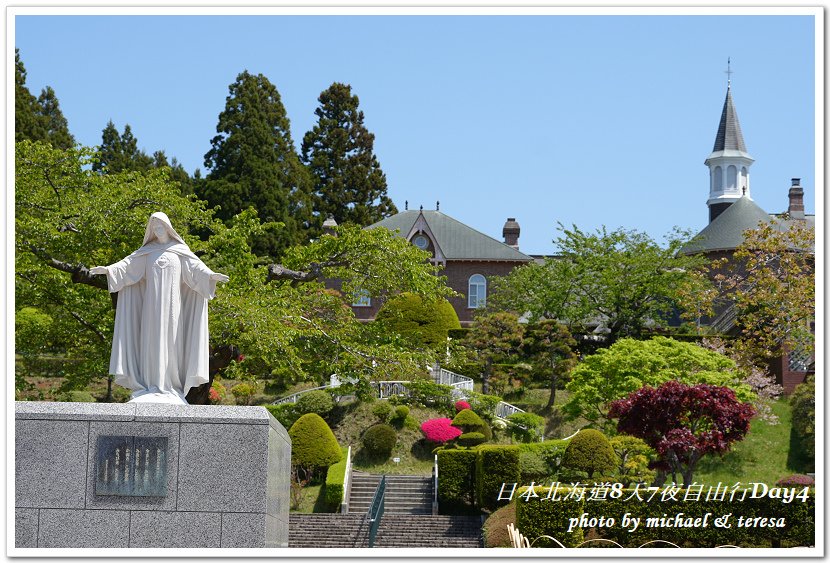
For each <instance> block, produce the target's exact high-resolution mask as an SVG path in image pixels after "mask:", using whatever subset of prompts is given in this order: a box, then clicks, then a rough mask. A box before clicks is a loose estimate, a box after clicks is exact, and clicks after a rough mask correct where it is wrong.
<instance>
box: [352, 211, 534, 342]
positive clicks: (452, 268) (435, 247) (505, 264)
mask: <svg viewBox="0 0 830 563" xmlns="http://www.w3.org/2000/svg"><path fill="white" fill-rule="evenodd" d="M377 227H383V228H386V229H389V230H390V231H397V232H398V234H399V235H400V236H402V237H403V238H405V239H406V240H408V241H410V242H411V243H412V244H414V245H415V246H417V247H419V248H421V249H423V250H426V251H427V252H429V253H431V254H432V262H433V263H434V264H436V265H438V266H441V267H442V272H441V273H442V275H444V276H446V277H447V285H448V286H450V287H451V288H452V289H454V290H455V291H456V292H458V293H459V294H461V296H460V297H452V298H450V300H449V301H450V303H451V304H452V306H453V308H454V309H455V312H456V313H457V314H458V319H459V320H460V321H461V326H464V327H466V326H469V325H470V324H471V322H472V320H473V314H474V313H475V311H476V309H479V308H481V307H484V305H485V304H486V303H487V293H488V291H489V287H490V282H491V281H492V279H493V278H494V277H496V276H504V275H507V274H509V273H510V271H511V270H512V269H513V268H515V267H517V266H521V265H522V264H525V263H527V262H530V261H531V260H533V258H532V257H530V256H528V255H527V254H524V253H522V252H520V251H519V234H520V232H521V229H520V227H519V224H518V223H517V222H516V220H515V219H514V218H509V219H508V220H507V221H506V222H505V224H504V227H503V229H502V234H503V236H504V241H499V240H496V239H494V238H492V237H490V236H488V235H485V234H484V233H481V232H479V231H477V230H475V229H473V228H472V227H469V226H467V225H465V224H464V223H461V222H460V221H458V220H456V219H453V218H452V217H450V216H449V215H445V214H444V213H441V212H440V211H438V210H434V211H433V210H424V209H421V210H419V211H415V210H409V209H407V210H405V211H402V212H400V213H398V214H396V215H393V216H391V217H387V218H386V219H383V220H382V221H379V222H378V223H375V224H374V225H371V226H369V227H368V228H370V229H372V228H377ZM381 305H382V303H380V302H379V300H377V299H374V300H372V299H369V298H366V299H363V300H360V301H358V302H356V303H353V304H352V308H353V310H354V312H355V316H356V317H357V318H358V319H361V320H371V319H374V318H375V315H376V314H377V312H378V310H379V309H380V306H381Z"/></svg>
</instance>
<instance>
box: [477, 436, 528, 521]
mask: <svg viewBox="0 0 830 563" xmlns="http://www.w3.org/2000/svg"><path fill="white" fill-rule="evenodd" d="M519 468H520V464H519V448H518V446H494V445H484V446H479V448H478V455H477V456H476V472H475V475H476V494H477V496H478V505H479V506H480V507H482V508H486V509H489V510H493V509H495V508H497V507H498V506H501V505H503V504H505V502H506V501H500V500H498V498H499V493H500V492H501V489H502V485H503V484H505V483H507V484H508V486H509V485H510V484H512V483H518V482H519V475H520V469H519Z"/></svg>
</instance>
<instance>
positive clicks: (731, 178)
mask: <svg viewBox="0 0 830 563" xmlns="http://www.w3.org/2000/svg"><path fill="white" fill-rule="evenodd" d="M726 189H727V190H729V191H730V192H736V191H738V169H737V168H735V167H734V166H733V165H729V168H727V169H726Z"/></svg>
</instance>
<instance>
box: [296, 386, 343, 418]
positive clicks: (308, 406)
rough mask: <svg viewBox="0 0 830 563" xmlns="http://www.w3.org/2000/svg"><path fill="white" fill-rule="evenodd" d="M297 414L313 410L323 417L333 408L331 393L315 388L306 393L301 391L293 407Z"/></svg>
mask: <svg viewBox="0 0 830 563" xmlns="http://www.w3.org/2000/svg"><path fill="white" fill-rule="evenodd" d="M295 409H296V411H297V412H298V413H299V414H308V413H310V412H313V413H314V414H319V415H320V416H322V417H325V416H326V415H327V414H328V413H330V412H331V411H332V409H334V399H332V398H331V395H330V394H329V393H327V392H326V391H324V390H322V389H315V390H314V391H309V392H308V393H303V394H302V395H300V397H299V398H298V399H297V406H296V407H295Z"/></svg>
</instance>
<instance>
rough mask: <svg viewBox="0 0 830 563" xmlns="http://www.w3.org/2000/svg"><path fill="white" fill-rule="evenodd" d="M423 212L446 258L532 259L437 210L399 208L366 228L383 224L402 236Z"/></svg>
mask: <svg viewBox="0 0 830 563" xmlns="http://www.w3.org/2000/svg"><path fill="white" fill-rule="evenodd" d="M420 215H423V217H424V221H425V222H426V224H427V226H428V227H429V230H430V231H431V232H432V234H433V235H434V237H435V239H436V240H435V242H436V243H437V244H438V247H439V248H440V249H441V252H442V253H443V255H444V258H446V259H447V260H481V261H515V262H529V261H530V260H533V258H531V257H530V256H528V255H527V254H524V253H522V252H519V251H518V250H516V249H515V248H512V247H510V246H508V245H506V244H504V243H503V242H501V241H499V240H496V239H494V238H492V237H489V236H487V235H485V234H484V233H481V232H479V231H477V230H475V229H473V228H472V227H469V226H467V225H465V224H464V223H462V222H460V221H457V220H456V219H453V218H452V217H450V216H449V215H444V214H443V213H441V212H440V211H429V210H426V211H415V210H408V211H402V212H400V213H398V214H396V215H393V216H391V217H387V218H386V219H383V220H382V221H379V222H377V223H375V224H374V225H370V226H369V227H367V228H370V229H372V228H375V227H385V228H387V229H389V230H390V231H395V230H397V231H398V234H399V236H402V237H406V236H407V235H409V232H410V231H411V230H412V227H413V225H415V222H416V221H417V220H418V217H419V216H420Z"/></svg>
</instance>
